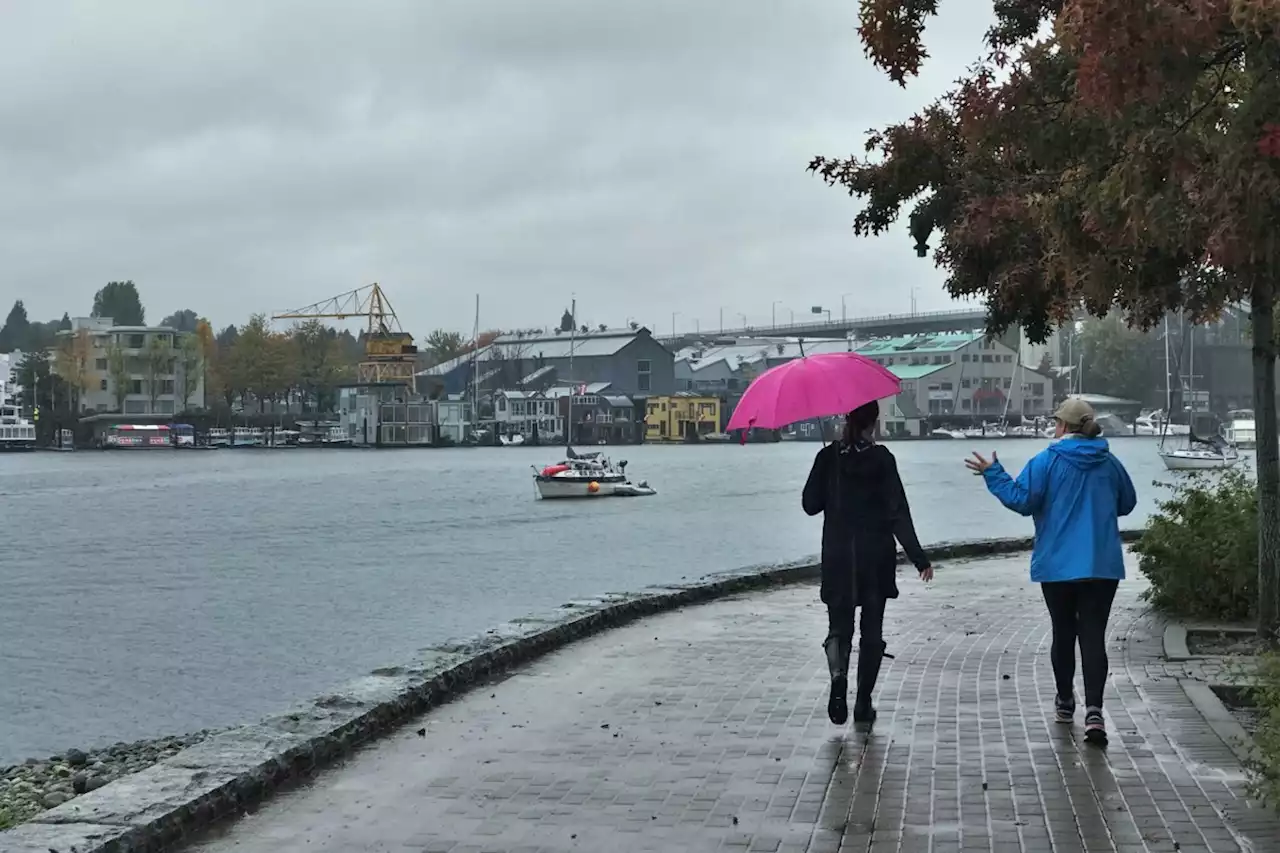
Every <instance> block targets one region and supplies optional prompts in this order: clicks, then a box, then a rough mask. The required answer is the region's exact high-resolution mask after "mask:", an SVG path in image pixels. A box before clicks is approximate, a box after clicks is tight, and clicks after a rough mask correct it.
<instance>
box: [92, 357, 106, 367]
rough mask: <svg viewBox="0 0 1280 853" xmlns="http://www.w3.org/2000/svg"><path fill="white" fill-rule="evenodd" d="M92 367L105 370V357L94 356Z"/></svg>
mask: <svg viewBox="0 0 1280 853" xmlns="http://www.w3.org/2000/svg"><path fill="white" fill-rule="evenodd" d="M93 369H94V370H106V369H107V360H106V359H105V358H96V359H94V360H93Z"/></svg>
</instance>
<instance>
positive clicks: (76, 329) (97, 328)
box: [54, 317, 204, 415]
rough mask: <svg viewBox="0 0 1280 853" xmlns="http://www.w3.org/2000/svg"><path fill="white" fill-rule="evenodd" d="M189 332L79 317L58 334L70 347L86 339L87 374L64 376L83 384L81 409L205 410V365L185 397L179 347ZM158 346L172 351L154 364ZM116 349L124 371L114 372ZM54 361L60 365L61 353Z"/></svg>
mask: <svg viewBox="0 0 1280 853" xmlns="http://www.w3.org/2000/svg"><path fill="white" fill-rule="evenodd" d="M187 334H190V333H188V332H179V331H178V330H177V329H174V328H171V327H169V326H116V325H114V324H113V322H112V320H111V318H110V317H75V318H73V319H72V320H71V328H70V329H69V330H64V331H61V332H59V333H58V342H59V346H71V345H72V341H74V340H75V339H76V338H78V337H82V338H83V339H84V341H85V352H84V354H83V359H84V361H83V366H82V368H80V369H81V370H83V375H82V376H64V377H63V379H65V380H67V381H68V382H71V383H73V384H79V385H80V387H81V393H80V410H81V411H82V412H85V413H95V412H97V413H101V412H117V411H118V412H121V413H122V414H126V415H174V414H177V413H179V412H182V411H186V410H192V409H203V408H204V371H203V369H200V370H199V374H200V375H199V376H197V377H193V385H192V388H193V390H192V393H191V395H190V396H189V397H187V398H186V399H182V397H183V394H184V391H185V389H184V387H183V386H184V384H185V383H184V375H183V365H182V359H181V357H180V356H179V347H180V345H181V343H182V339H183V337H184V336H185V335H187ZM157 349H163V350H167V351H168V352H167V353H165V356H164V358H162V359H158V360H157V361H156V362H155V363H153V362H152V361H151V359H152V358H157V356H156V350H157ZM54 350H55V353H56V350H57V347H55V348H54ZM113 353H118V354H119V356H120V357H122V358H123V359H124V362H123V365H122V368H123V369H122V370H121V371H120V372H119V375H113V371H112V366H111V359H112V357H113ZM54 365H55V369H56V368H57V358H56V357H55V358H54ZM118 382H121V383H123V387H122V388H121V387H117V383H118Z"/></svg>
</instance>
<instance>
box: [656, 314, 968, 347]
mask: <svg viewBox="0 0 1280 853" xmlns="http://www.w3.org/2000/svg"><path fill="white" fill-rule="evenodd" d="M986 316H987V315H986V311H984V310H983V309H981V308H957V309H951V310H948V311H918V312H916V313H914V314H880V315H876V316H871V317H849V318H848V319H845V320H836V319H831V320H814V321H810V322H807V323H771V324H769V325H766V326H742V327H739V328H736V329H723V330H720V331H707V332H700V331H699V332H685V333H683V334H677V335H655V337H657V338H658V339H659V340H679V339H681V338H687V337H697V336H699V335H725V336H729V335H736V336H743V335H765V336H767V335H778V336H783V337H786V336H788V335H794V334H795V333H797V332H814V331H820V330H825V331H829V332H835V331H846V332H848V331H852V330H853V329H856V328H858V327H860V326H876V325H880V324H883V323H892V322H899V323H902V324H904V325H906V324H909V323H913V322H916V323H931V322H937V321H943V320H947V319H950V318H955V319H957V320H958V319H961V318H963V319H965V320H972V321H974V322H983V321H985V319H986Z"/></svg>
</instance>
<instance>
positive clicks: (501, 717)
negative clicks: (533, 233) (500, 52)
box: [193, 557, 1280, 853]
mask: <svg viewBox="0 0 1280 853" xmlns="http://www.w3.org/2000/svg"><path fill="white" fill-rule="evenodd" d="M902 586H903V597H902V598H901V599H900V600H899V601H897V602H891V603H890V607H889V614H888V619H887V626H886V630H887V632H888V634H889V650H890V652H892V653H895V654H897V659H896V660H892V661H886V666H885V670H884V672H883V674H882V677H881V678H882V687H881V690H880V693H879V699H878V705H879V708H880V720H879V721H878V722H877V724H876V727H875V731H874V734H873V735H872V736H871V737H870V738H867V737H864V736H861V735H858V734H855V733H853V732H851V731H848V730H845V729H840V728H836V727H834V726H832V725H830V723H829V722H828V721H827V719H826V710H825V687H826V674H825V671H824V667H825V664H824V660H823V656H822V652H821V648H820V641H821V639H822V633H823V630H824V627H825V622H824V618H825V617H824V613H823V610H822V608H821V605H819V604H818V603H817V602H816V600H815V599H816V590H815V589H814V588H812V587H792V588H788V589H783V590H779V591H774V592H769V593H765V594H760V595H755V596H747V597H742V598H737V599H729V600H724V601H719V602H715V603H712V604H708V605H704V606H701V607H695V608H690V609H688V610H685V611H681V612H678V613H674V614H669V615H664V616H659V617H655V618H653V619H649V620H646V621H644V622H641V623H636V624H634V625H632V626H629V627H626V628H623V629H620V630H617V631H614V632H612V633H609V634H605V635H602V636H600V637H598V638H595V639H593V640H588V641H585V642H583V643H580V644H577V645H575V646H572V647H570V648H568V649H566V650H564V651H562V652H560V653H557V654H555V655H552V656H550V657H547V658H544V659H542V660H540V661H538V662H536V663H534V664H533V665H531V666H529V667H527V668H526V669H524V670H522V671H520V672H519V673H517V674H515V675H513V676H511V677H508V678H506V679H504V680H501V681H500V682H498V683H495V684H494V685H492V686H491V687H489V688H484V689H481V690H477V691H476V692H474V693H472V694H470V695H468V696H466V697H464V698H462V699H460V700H459V701H457V702H454V703H452V704H450V705H447V706H445V707H442V708H439V709H437V710H436V711H434V712H432V713H430V714H428V715H426V716H425V717H424V718H423V719H422V720H421V721H419V722H417V723H413V724H411V725H409V726H407V727H406V728H405V729H404V730H403V731H402V732H400V733H398V734H396V735H392V736H390V737H388V738H386V739H385V740H382V741H379V742H378V743H376V744H373V745H371V746H370V747H368V748H367V749H365V750H363V751H362V752H360V753H358V754H357V755H355V756H354V757H352V758H351V759H350V760H349V761H347V762H346V763H345V764H344V765H343V766H340V767H337V768H333V769H331V770H329V771H328V772H327V773H324V774H322V775H321V776H320V778H319V779H318V780H317V781H316V782H315V783H314V784H312V785H310V786H308V787H305V788H302V789H299V790H296V791H293V792H290V793H287V794H282V795H281V796H279V797H277V798H276V799H275V800H273V801H272V802H270V803H269V804H268V805H267V806H266V807H265V808H264V809H263V810H262V811H261V812H260V813H259V814H257V815H254V816H251V817H249V818H246V819H244V820H242V821H240V822H239V823H237V824H234V825H232V826H230V827H228V828H226V829H225V830H224V831H223V832H222V833H221V834H220V836H218V837H211V838H206V839H204V840H202V841H200V842H199V843H196V844H195V845H193V849H198V850H201V851H205V853H223V851H237V853H268V851H271V853H279V852H280V851H295V850H296V851H301V850H306V851H311V853H338V851H342V852H343V853H346V851H357V850H397V851H401V850H404V851H436V853H445V851H448V853H488V851H509V852H513V851H521V853H525V852H526V851H527V853H534V852H535V851H545V852H546V853H549V851H570V850H583V851H605V853H626V851H634V850H654V851H667V853H676V851H706V850H732V851H744V853H749V851H778V853H783V852H784V851H797V853H798V851H806V850H808V851H825V852H826V853H837V851H844V850H858V851H871V853H881V851H904V853H909V852H910V851H935V853H944V852H945V851H962V850H963V851H1000V852H1001V853H1003V851H1022V850H1025V851H1036V853H1039V852H1040V851H1058V853H1071V851H1090V853H1092V851H1104V850H1108V851H1109V850H1116V851H1124V852H1125V853H1128V851H1144V850H1151V851H1174V850H1178V851H1180V853H1198V851H1206V850H1212V851H1238V850H1246V851H1274V850H1280V831H1278V830H1277V827H1278V826H1280V824H1278V823H1277V821H1276V820H1275V819H1274V818H1273V817H1272V816H1270V815H1269V814H1268V813H1266V812H1264V811H1262V810H1259V809H1251V808H1250V807H1249V806H1248V804H1247V803H1245V802H1244V800H1243V799H1241V797H1242V793H1241V791H1242V782H1243V775H1242V773H1241V771H1240V768H1239V766H1238V764H1237V763H1236V760H1235V758H1234V756H1233V755H1232V753H1231V752H1230V750H1229V749H1228V748H1227V747H1226V746H1225V745H1224V744H1223V743H1222V742H1221V741H1220V740H1219V739H1218V738H1217V736H1216V735H1214V734H1213V733H1212V731H1211V730H1209V729H1208V727H1207V726H1205V725H1204V724H1203V722H1202V721H1201V720H1200V719H1199V717H1198V715H1197V714H1196V712H1195V710H1194V707H1193V706H1192V705H1191V704H1190V702H1189V701H1188V700H1187V699H1186V697H1185V695H1184V694H1183V692H1182V689H1181V688H1180V687H1179V686H1178V683H1177V680H1176V678H1175V674H1174V673H1171V672H1170V671H1168V670H1167V669H1166V668H1165V667H1164V666H1163V665H1162V664H1161V662H1160V656H1161V647H1160V639H1159V637H1160V629H1161V627H1162V626H1160V625H1159V624H1157V623H1156V622H1155V621H1154V620H1153V619H1152V617H1150V616H1149V615H1147V614H1145V613H1144V610H1143V609H1142V608H1141V607H1140V606H1139V605H1138V603H1137V590H1138V583H1137V582H1134V581H1130V582H1129V583H1127V584H1125V585H1123V586H1122V587H1121V594H1120V597H1119V598H1118V599H1117V605H1116V611H1115V616H1114V618H1113V625H1112V647H1113V654H1112V686H1111V688H1110V690H1109V701H1110V703H1111V704H1110V706H1109V708H1108V714H1109V716H1110V722H1111V727H1112V744H1111V748H1110V750H1109V751H1108V752H1107V753H1105V754H1104V753H1101V752H1098V751H1096V750H1093V749H1091V748H1088V747H1085V746H1084V744H1083V743H1082V742H1081V739H1080V730H1079V728H1078V727H1077V728H1076V729H1075V730H1074V731H1070V730H1064V729H1063V728H1062V727H1059V726H1055V725H1053V724H1052V723H1051V722H1050V721H1049V718H1048V714H1047V706H1046V704H1045V701H1044V700H1045V698H1046V697H1047V696H1048V695H1049V693H1051V678H1050V674H1049V664H1048V657H1047V652H1048V626H1047V620H1046V618H1045V616H1044V613H1043V606H1042V603H1041V600H1040V597H1039V592H1038V590H1037V589H1036V588H1035V587H1033V586H1032V585H1030V584H1029V583H1028V582H1027V581H1026V569H1025V557H1018V558H1008V559H996V560H988V561H976V562H969V563H958V564H953V565H950V566H946V567H945V568H944V569H942V570H940V571H939V575H938V580H937V582H936V583H935V584H934V585H933V586H932V587H931V588H927V589H926V588H924V587H923V586H922V585H921V584H919V583H917V582H916V581H915V579H914V577H908V578H906V579H905V582H904V583H903V584H902ZM1148 702H1150V703H1152V704H1150V705H1149V704H1148ZM424 725H425V727H426V731H425V736H419V735H418V734H417V733H416V730H417V729H418V728H419V727H420V726H424Z"/></svg>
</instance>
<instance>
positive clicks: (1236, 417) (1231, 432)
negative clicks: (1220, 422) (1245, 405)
mask: <svg viewBox="0 0 1280 853" xmlns="http://www.w3.org/2000/svg"><path fill="white" fill-rule="evenodd" d="M1222 437H1223V438H1224V439H1226V441H1227V444H1231V445H1234V446H1235V447H1239V448H1242V449H1246V448H1250V447H1257V446H1258V425H1257V422H1256V421H1255V420H1254V415H1253V410H1252V409H1233V410H1232V411H1230V412H1227V425H1226V426H1225V427H1223V429H1222Z"/></svg>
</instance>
